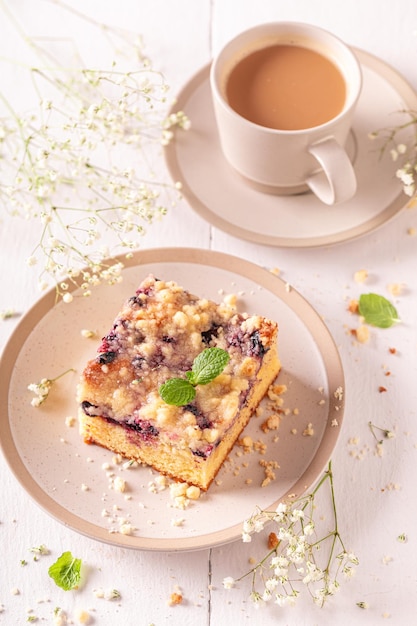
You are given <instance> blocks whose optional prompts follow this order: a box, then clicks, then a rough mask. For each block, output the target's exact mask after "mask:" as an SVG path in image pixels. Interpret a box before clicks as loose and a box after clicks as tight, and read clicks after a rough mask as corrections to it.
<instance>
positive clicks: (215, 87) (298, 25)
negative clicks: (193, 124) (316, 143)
mask: <svg viewBox="0 0 417 626" xmlns="http://www.w3.org/2000/svg"><path fill="white" fill-rule="evenodd" d="M277 27H279V28H283V29H287V33H288V34H290V30H291V29H293V30H294V31H296V30H298V31H299V32H300V33H301V31H303V32H304V33H305V34H306V35H307V33H306V31H307V30H308V31H310V30H313V31H315V32H319V33H320V34H321V36H322V37H325V38H327V40H328V41H331V42H332V43H333V44H335V46H337V47H338V48H339V49H341V50H343V53H344V55H345V57H346V58H348V59H349V64H350V67H354V68H355V72H356V86H355V89H354V90H353V96H351V97H347V98H346V102H345V104H344V106H343V108H342V110H341V111H340V112H339V113H338V114H337V115H336V116H335V117H332V118H331V119H330V120H327V121H326V122H323V123H322V124H318V125H316V126H309V127H307V128H300V129H290V130H288V129H280V128H272V127H270V126H263V125H261V124H257V123H256V122H252V121H251V120H249V119H247V118H245V117H243V116H242V115H240V114H239V113H237V112H236V111H235V110H234V109H233V108H232V107H231V106H230V104H229V103H228V102H227V99H226V98H225V96H224V94H223V93H222V89H221V87H220V85H219V76H218V72H219V64H220V63H221V62H222V61H223V62H224V59H223V57H224V56H225V55H227V54H228V53H229V51H230V50H233V49H234V48H235V47H236V45H237V44H238V42H239V41H242V40H245V39H248V38H250V37H251V35H254V34H255V33H257V32H260V31H261V32H264V33H265V30H267V31H268V34H270V35H271V36H273V30H274V29H276V28H277ZM282 34H283V33H282ZM296 34H297V33H296V32H294V35H296ZM277 35H279V33H277ZM307 38H308V37H307ZM310 38H311V37H310ZM252 41H253V42H255V41H256V40H255V39H252ZM255 49H256V48H255V47H254V50H255ZM338 68H339V69H340V71H342V73H343V77H344V79H345V80H346V75H345V72H344V71H343V67H342V66H341V65H340V64H338ZM362 83H363V77H362V68H361V65H360V62H359V60H358V59H357V57H356V55H355V53H354V51H353V49H352V48H351V46H349V44H347V43H345V42H344V41H343V40H342V39H341V38H340V37H338V36H337V35H335V34H334V33H332V32H331V31H329V30H326V29H324V28H322V27H321V26H317V25H315V24H310V23H307V22H293V21H274V22H264V23H260V24H257V25H255V26H252V27H250V28H248V29H245V30H243V31H241V32H240V33H238V34H237V35H235V36H234V37H233V38H232V39H230V40H229V41H227V42H226V43H225V44H224V45H223V46H222V47H221V48H220V50H219V52H218V53H217V54H216V55H215V56H214V58H213V60H212V63H211V67H210V85H211V89H212V94H213V96H215V97H216V99H217V101H218V103H219V104H220V105H221V106H222V107H224V108H225V109H226V110H227V111H228V113H229V115H232V116H234V117H235V118H236V119H241V120H245V123H247V124H248V125H250V126H253V127H255V128H257V129H261V130H263V131H264V132H268V133H272V134H275V135H277V134H282V135H296V134H298V135H302V134H306V133H311V132H314V131H318V130H323V129H325V128H326V126H329V127H331V126H333V125H334V124H335V123H337V122H338V121H339V120H340V119H341V118H343V117H344V116H345V115H346V114H348V112H349V111H350V110H351V109H352V107H354V106H355V105H356V103H357V101H358V99H359V96H360V94H361V90H362Z"/></svg>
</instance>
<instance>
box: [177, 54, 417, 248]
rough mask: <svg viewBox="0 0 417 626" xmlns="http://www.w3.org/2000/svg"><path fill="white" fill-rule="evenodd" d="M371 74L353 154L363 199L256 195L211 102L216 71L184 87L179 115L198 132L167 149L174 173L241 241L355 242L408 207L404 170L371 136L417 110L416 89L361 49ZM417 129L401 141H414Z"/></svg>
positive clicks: (181, 135) (204, 211)
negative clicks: (227, 149)
mask: <svg viewBox="0 0 417 626" xmlns="http://www.w3.org/2000/svg"><path fill="white" fill-rule="evenodd" d="M356 53H357V56H358V58H359V61H360V63H361V66H362V70H363V78H364V82H363V90H362V94H361V96H360V99H359V103H358V107H357V111H356V116H355V120H354V124H353V131H352V133H351V136H350V138H349V145H348V149H349V151H350V153H351V154H353V155H354V156H353V159H354V166H355V171H356V176H357V180H358V191H357V193H356V195H355V197H354V198H353V199H352V200H349V201H348V202H344V203H342V204H340V205H338V206H336V207H329V206H326V205H324V204H322V203H321V202H320V201H319V200H317V198H315V196H313V194H311V193H309V194H303V195H297V196H281V197H280V196H273V195H269V194H264V193H261V192H259V191H256V190H254V189H252V188H250V187H249V186H247V185H246V184H245V183H243V179H241V178H240V177H239V176H238V175H237V174H235V172H234V171H233V170H232V169H231V167H230V166H229V165H228V164H227V163H226V161H225V159H224V157H223V155H222V152H221V149H220V144H219V140H218V135H217V130H216V126H215V121H214V113H213V108H212V104H211V94H210V86H209V70H210V67H209V66H207V67H205V68H203V69H202V70H201V71H200V72H199V73H198V74H197V75H196V76H195V77H193V78H192V79H191V81H190V82H189V83H188V84H187V85H186V86H185V87H184V88H183V90H182V91H181V93H180V94H179V96H178V99H177V101H176V103H175V105H174V107H173V110H177V111H178V110H183V111H185V113H186V114H187V115H188V117H189V118H190V120H191V129H189V130H187V131H181V130H177V132H176V134H175V141H173V142H172V143H171V144H169V146H168V147H167V148H166V149H165V157H166V162H167V165H168V169H169V171H170V174H171V176H172V178H173V179H174V180H175V181H181V182H182V185H183V195H184V197H185V198H186V200H187V201H188V202H189V204H190V206H191V207H192V208H193V209H194V210H195V211H196V212H197V213H199V215H201V217H203V218H204V219H205V220H207V221H208V222H210V223H211V224H213V225H214V226H216V227H218V228H220V229H221V230H223V231H225V232H227V233H230V234H231V235H234V236H236V237H240V238H242V239H247V240H249V241H253V242H257V243H261V244H267V245H273V246H282V247H313V246H323V245H330V244H335V243H340V242H344V241H348V240H350V239H353V238H355V237H358V236H360V235H364V234H366V233H368V232H370V231H371V230H373V229H375V228H377V227H378V226H381V225H382V224H384V223H385V222H387V221H388V220H389V219H391V218H392V217H393V216H394V215H395V214H397V213H398V212H399V211H400V210H401V209H402V208H403V207H404V206H405V204H406V200H407V199H406V197H405V195H404V194H403V193H402V190H401V184H400V182H399V181H398V179H397V178H396V177H395V171H396V169H397V168H398V164H396V163H394V162H393V161H392V159H391V157H390V154H389V150H388V151H387V152H386V154H385V155H384V157H383V158H380V152H379V150H378V145H377V143H376V142H372V141H370V139H369V133H371V132H373V131H375V130H377V129H380V128H386V127H391V126H394V125H397V124H400V123H401V122H404V120H408V119H409V118H408V116H406V115H405V114H404V113H400V112H401V111H403V110H404V109H408V110H414V111H415V110H416V109H417V95H416V93H415V92H414V91H413V90H412V88H411V87H410V86H409V84H408V83H407V82H406V81H405V80H404V79H403V78H402V77H401V76H400V75H399V74H398V73H397V72H396V71H395V70H394V69H392V68H391V67H389V66H387V65H386V64H385V63H383V62H382V61H381V60H379V59H377V58H375V57H373V56H371V55H369V54H367V53H365V52H363V51H360V50H356ZM410 139H414V138H413V129H412V128H409V129H406V130H404V131H403V134H402V135H400V137H399V140H401V141H404V142H405V143H407V140H410Z"/></svg>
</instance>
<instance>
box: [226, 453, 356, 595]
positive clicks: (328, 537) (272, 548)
mask: <svg viewBox="0 0 417 626" xmlns="http://www.w3.org/2000/svg"><path fill="white" fill-rule="evenodd" d="M325 484H327V485H329V488H330V497H331V504H332V507H333V522H334V528H333V530H329V527H328V522H327V521H326V524H325V527H324V529H323V535H322V537H320V534H319V532H318V531H319V528H318V522H317V521H315V520H314V519H313V516H314V515H317V516H318V515H319V513H318V512H317V504H316V501H315V498H316V494H317V493H318V491H319V490H320V489H321V488H322V487H323V485H325ZM318 519H321V518H320V517H318ZM267 523H268V525H270V524H274V525H275V528H274V533H273V534H274V535H276V537H277V538H278V539H279V541H278V542H275V543H274V544H271V542H270V541H267V542H266V543H267V545H268V549H269V551H268V552H267V554H266V555H265V556H264V558H262V559H261V560H260V561H259V562H258V563H256V564H255V565H254V566H253V567H252V569H251V570H250V571H249V572H246V574H243V575H242V576H241V577H240V578H238V579H237V580H236V582H237V581H240V580H242V579H243V578H245V577H246V576H248V575H251V576H252V589H251V594H250V599H251V600H252V602H253V603H254V604H255V606H261V605H263V604H265V603H266V602H269V601H271V600H272V599H273V601H274V603H275V604H278V605H279V606H288V605H293V604H295V603H296V601H297V598H298V596H299V594H300V589H299V588H298V585H304V587H305V588H306V589H307V590H308V592H309V594H310V596H311V598H312V599H313V602H314V603H316V604H317V605H318V606H323V604H324V603H325V602H326V600H327V599H328V598H329V597H332V596H334V595H335V594H336V593H337V592H338V591H339V588H340V582H339V576H342V575H343V576H344V578H350V577H351V576H353V574H354V573H355V567H356V566H357V565H358V559H357V557H356V555H355V554H354V553H353V552H348V551H347V550H346V549H345V547H344V543H343V540H342V538H341V536H340V533H339V529H338V520H337V512H336V502H335V494H334V487H333V473H332V468H331V463H329V466H328V469H327V471H326V472H325V473H324V474H323V476H322V477H321V479H320V480H319V482H318V484H317V486H316V487H315V488H314V489H313V490H312V492H311V493H309V494H307V495H304V496H301V497H299V498H296V499H291V500H289V501H288V502H285V503H280V504H279V505H278V506H277V508H276V509H275V511H262V510H261V509H258V510H257V511H256V512H255V513H254V514H253V515H252V516H251V517H250V518H249V519H247V520H246V521H245V522H244V524H243V532H242V539H243V541H244V542H249V541H250V540H251V535H252V533H255V532H261V530H262V528H265V527H266V525H267ZM270 535H271V533H269V534H268V537H270ZM226 580H230V581H232V580H233V579H232V578H231V577H229V578H227V579H224V581H226ZM224 581H223V584H224V586H225V587H226V588H229V587H228V586H227V585H226V584H225V583H224ZM234 582H235V581H234V580H233V583H234ZM259 583H262V585H263V590H260V589H258V584H259Z"/></svg>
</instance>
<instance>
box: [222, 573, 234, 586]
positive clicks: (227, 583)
mask: <svg viewBox="0 0 417 626" xmlns="http://www.w3.org/2000/svg"><path fill="white" fill-rule="evenodd" d="M234 586H235V581H234V578H232V577H231V576H226V578H223V587H224V588H225V589H232V587H234Z"/></svg>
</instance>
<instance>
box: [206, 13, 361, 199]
mask: <svg viewBox="0 0 417 626" xmlns="http://www.w3.org/2000/svg"><path fill="white" fill-rule="evenodd" d="M361 79H362V76H361V68H360V65H359V63H358V61H357V59H356V57H355V55H354V53H353V52H352V51H351V50H350V48H349V47H348V46H346V45H345V44H344V43H343V42H341V41H340V40H339V39H338V38H337V37H335V36H333V35H332V34H330V33H328V32H327V31H324V30H322V29H320V28H318V27H316V26H310V25H308V24H299V23H291V22H277V23H270V24H264V25H260V26H256V27H254V28H252V29H250V30H248V31H246V32H244V33H242V34H241V35H238V36H237V37H236V38H235V39H233V40H232V41H231V42H229V43H228V44H227V45H226V46H225V47H224V48H223V50H222V51H221V52H220V53H219V55H218V56H217V57H216V59H215V60H214V62H213V64H212V68H211V73H210V82H211V90H212V95H213V102H214V110H215V115H216V120H217V126H218V131H219V136H220V142H221V146H222V150H223V153H224V155H225V157H226V159H227V160H228V162H229V163H230V164H231V165H232V167H233V168H234V169H235V170H236V171H237V172H238V173H239V174H241V176H243V177H244V179H245V180H246V181H247V182H248V183H250V184H251V185H253V186H255V187H256V188H259V189H260V190H261V191H265V192H269V193H276V194H291V193H300V192H302V191H305V190H308V189H311V190H312V191H313V192H314V193H315V194H316V195H317V196H318V197H319V199H320V200H321V201H323V202H325V203H326V204H336V203H338V202H343V201H345V200H348V199H349V198H350V197H352V196H353V195H354V193H355V191H356V177H355V172H354V169H353V166H352V164H351V161H350V158H349V156H348V155H347V153H346V150H345V144H346V141H347V138H348V134H349V130H350V127H351V124H352V119H353V115H354V110H355V105H356V102H357V100H358V98H359V94H360V90H361Z"/></svg>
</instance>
